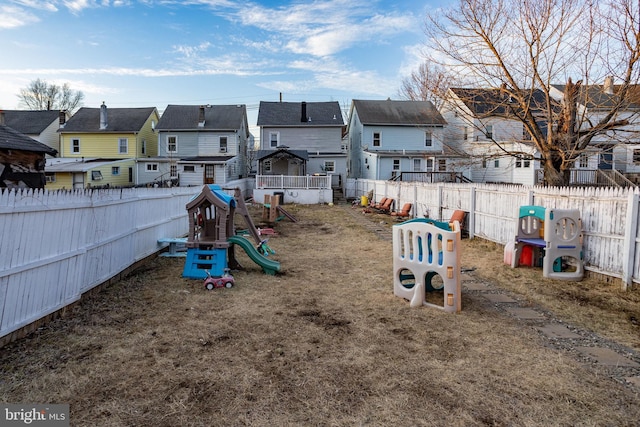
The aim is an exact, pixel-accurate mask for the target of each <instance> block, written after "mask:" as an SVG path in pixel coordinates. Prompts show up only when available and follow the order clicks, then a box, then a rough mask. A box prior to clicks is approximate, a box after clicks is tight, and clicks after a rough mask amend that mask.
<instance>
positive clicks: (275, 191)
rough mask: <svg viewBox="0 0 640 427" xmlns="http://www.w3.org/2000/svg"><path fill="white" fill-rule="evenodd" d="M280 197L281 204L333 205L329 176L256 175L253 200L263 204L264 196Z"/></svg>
mask: <svg viewBox="0 0 640 427" xmlns="http://www.w3.org/2000/svg"><path fill="white" fill-rule="evenodd" d="M265 194H269V195H271V196H273V195H280V196H281V203H283V204H285V203H299V204H303V205H310V204H321V203H333V190H332V189H331V174H329V175H303V176H295V175H256V187H255V189H254V190H253V199H254V200H255V201H256V202H257V203H262V201H263V200H264V195H265Z"/></svg>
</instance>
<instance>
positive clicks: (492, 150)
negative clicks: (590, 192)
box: [440, 88, 544, 185]
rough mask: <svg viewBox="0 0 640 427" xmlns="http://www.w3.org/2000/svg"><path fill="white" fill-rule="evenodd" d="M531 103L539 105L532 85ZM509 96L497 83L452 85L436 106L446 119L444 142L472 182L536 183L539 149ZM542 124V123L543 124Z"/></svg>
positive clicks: (541, 100)
mask: <svg viewBox="0 0 640 427" xmlns="http://www.w3.org/2000/svg"><path fill="white" fill-rule="evenodd" d="M531 99H532V102H531V105H532V107H533V106H535V105H541V104H538V103H542V102H543V100H544V95H543V93H542V91H534V92H533V95H532V96H531ZM516 108H517V107H516V106H515V104H514V102H513V100H512V99H509V97H508V96H505V95H504V94H503V92H502V91H500V90H499V89H482V88H451V89H449V91H448V92H447V96H446V98H445V101H444V103H443V105H442V107H441V109H440V111H441V113H442V116H443V117H444V118H445V120H446V121H447V123H448V125H447V128H446V132H445V142H446V144H447V145H448V146H449V147H451V148H452V149H454V150H455V151H456V152H458V153H464V156H465V158H464V161H462V162H460V163H459V164H458V168H459V170H460V171H461V172H463V173H464V174H465V176H466V177H467V178H468V179H470V180H471V181H473V182H491V183H517V184H525V185H533V184H535V183H536V170H538V169H539V168H540V161H539V160H538V158H539V155H538V154H537V150H536V148H535V146H534V145H533V143H532V142H531V137H530V135H529V133H528V132H526V130H525V128H524V125H523V124H522V122H521V121H520V120H518V119H517V117H516V116H515V114H514V112H515V111H516V110H515V109H516ZM543 127H544V126H543Z"/></svg>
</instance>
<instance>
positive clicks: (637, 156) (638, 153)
mask: <svg viewBox="0 0 640 427" xmlns="http://www.w3.org/2000/svg"><path fill="white" fill-rule="evenodd" d="M582 156H585V157H586V155H585V154H581V155H580V160H581V162H580V166H582ZM633 164H634V165H638V164H640V150H637V149H636V150H633Z"/></svg>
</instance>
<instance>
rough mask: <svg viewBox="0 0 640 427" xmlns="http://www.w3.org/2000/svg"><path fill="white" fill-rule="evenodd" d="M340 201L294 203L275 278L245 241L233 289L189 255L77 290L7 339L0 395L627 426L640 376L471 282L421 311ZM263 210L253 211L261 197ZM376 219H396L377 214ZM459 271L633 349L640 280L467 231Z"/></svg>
mask: <svg viewBox="0 0 640 427" xmlns="http://www.w3.org/2000/svg"><path fill="white" fill-rule="evenodd" d="M347 209H349V208H344V207H339V206H333V207H329V206H306V207H302V206H290V205H287V210H288V211H290V212H291V213H292V214H293V215H294V216H295V217H296V218H298V220H299V221H298V222H295V223H294V222H291V221H289V220H287V219H284V220H282V221H280V222H278V223H277V224H276V225H275V226H274V229H275V230H276V231H277V233H278V235H277V236H274V237H271V238H270V240H269V246H270V247H271V248H272V249H274V250H275V251H276V253H275V254H274V255H271V256H272V257H273V258H274V259H276V260H278V261H280V262H281V264H282V270H283V274H280V275H276V276H268V275H265V274H263V273H262V271H261V269H260V267H259V266H257V265H256V264H255V263H253V262H252V261H251V260H250V259H249V258H248V257H246V256H245V255H244V253H243V252H241V251H236V253H237V256H238V258H239V260H240V262H241V264H242V265H243V266H244V269H243V270H242V271H236V272H233V275H234V277H235V281H236V285H235V286H234V287H233V288H231V289H216V290H213V291H207V290H205V289H204V286H203V284H202V282H201V281H197V280H188V279H184V278H182V277H181V273H182V268H183V265H184V264H183V263H184V260H182V259H171V258H157V259H155V260H153V261H151V262H150V263H149V266H148V267H149V268H147V269H145V270H144V271H138V272H136V273H135V274H133V275H131V276H130V277H128V278H126V279H125V280H123V281H121V282H118V283H116V284H114V285H111V286H109V287H107V288H105V289H103V290H102V291H101V292H99V293H96V294H94V295H91V296H89V297H87V298H84V299H83V300H82V302H81V303H80V304H79V305H78V306H77V307H76V308H75V309H74V312H73V313H71V315H70V316H67V317H66V318H64V319H59V320H57V321H55V322H53V323H51V324H49V325H48V326H46V327H44V328H41V329H40V330H38V331H37V333H34V334H33V335H31V336H29V337H28V338H27V339H23V340H21V341H18V342H16V343H13V344H11V345H9V346H6V347H4V348H3V349H2V352H1V354H0V366H1V368H2V371H3V375H2V377H1V378H0V399H2V401H5V402H12V403H13V402H17V403H19V402H35V403H69V404H70V405H71V420H72V421H71V423H72V425H74V426H96V425H100V426H122V425H156V426H175V425H180V426H203V425H206V426H240V425H255V426H265V425H278V426H289V425H290V426H294V425H296V426H297V425H318V426H329V425H372V426H381V425H398V426H403V425H407V426H408V425H411V426H415V425H434V426H441V425H451V426H456V425H458V426H469V425H567V426H569V425H584V424H585V420H588V422H587V424H589V425H633V424H634V423H635V422H636V420H638V419H640V405H638V403H640V397H639V396H638V391H637V389H634V388H632V387H625V386H624V385H623V384H620V383H619V382H616V381H615V380H613V379H611V378H609V377H607V376H604V375H601V373H599V372H598V371H597V370H596V371H594V369H593V367H592V366H590V365H587V364H584V363H581V362H580V361H579V360H576V359H575V358H574V357H573V356H572V355H571V354H570V353H567V352H561V351H557V350H555V349H553V348H549V346H547V345H546V344H545V343H544V342H543V340H542V339H541V338H540V335H539V334H538V332H537V331H536V330H535V329H534V328H530V327H522V324H521V323H518V322H517V321H515V320H514V319H513V318H512V317H509V316H505V315H504V314H503V313H501V312H499V311H496V310H495V309H493V308H492V307H491V305H490V304H487V302H486V300H484V299H482V298H479V297H477V296H475V295H473V294H472V293H467V294H464V295H463V311H462V312H461V313H460V314H456V315H451V314H446V313H443V312H441V311H438V310H434V309H427V308H420V309H411V308H410V307H409V304H408V302H406V301H403V300H401V299H399V298H396V297H395V296H394V295H393V287H392V273H391V269H392V252H391V241H390V240H388V239H386V240H385V239H383V238H379V237H378V236H376V234H375V232H372V231H370V230H369V229H368V228H367V227H365V226H363V225H362V221H357V220H356V219H355V218H354V217H353V216H352V215H351V214H350V212H349V211H348V210H347ZM254 213H255V214H256V219H257V218H258V216H259V215H258V214H259V213H258V211H257V210H255V212H254ZM367 219H368V220H371V221H373V222H374V223H375V224H376V226H377V227H380V228H383V229H388V228H389V227H391V225H392V224H393V223H394V222H392V221H390V218H389V217H388V216H386V217H385V216H383V217H381V218H375V217H373V216H372V217H370V218H369V217H367ZM463 246H464V249H463V267H465V268H466V269H470V270H473V273H472V275H473V276H470V277H471V278H472V280H476V279H477V280H487V281H491V283H494V284H495V285H496V286H500V289H505V290H508V291H509V292H512V293H513V294H514V295H516V296H517V297H518V298H519V299H522V300H523V301H527V302H530V303H531V304H535V305H538V304H539V305H540V306H542V307H546V308H548V309H549V310H553V311H554V312H556V313H557V315H558V316H561V317H562V318H564V319H566V320H567V321H571V322H575V323H577V324H579V325H580V326H582V327H585V328H589V329H591V330H594V331H596V332H598V333H602V334H604V335H606V336H607V337H609V338H612V339H616V340H618V341H620V342H621V343H624V344H625V345H629V346H631V347H633V348H635V349H636V350H637V349H639V348H640V340H639V339H638V330H637V327H638V326H637V325H636V324H634V322H633V321H632V318H633V319H637V318H640V314H638V312H637V309H638V306H639V304H638V303H639V302H640V301H639V298H638V292H637V291H633V292H626V293H622V292H620V291H617V290H616V289H614V288H613V287H612V285H601V284H598V283H592V282H591V281H589V280H587V281H584V282H579V283H565V282H557V281H549V280H544V279H542V278H541V272H540V271H539V270H535V269H511V268H509V267H508V266H504V265H503V264H502V249H501V248H500V247H498V246H497V245H494V244H492V243H486V242H483V241H480V240H474V241H468V240H466V241H464V243H463Z"/></svg>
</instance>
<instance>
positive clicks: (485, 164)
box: [482, 159, 487, 169]
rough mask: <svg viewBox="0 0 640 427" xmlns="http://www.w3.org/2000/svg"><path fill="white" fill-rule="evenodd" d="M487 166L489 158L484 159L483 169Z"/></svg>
mask: <svg viewBox="0 0 640 427" xmlns="http://www.w3.org/2000/svg"><path fill="white" fill-rule="evenodd" d="M486 168H487V159H482V169H486Z"/></svg>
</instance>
